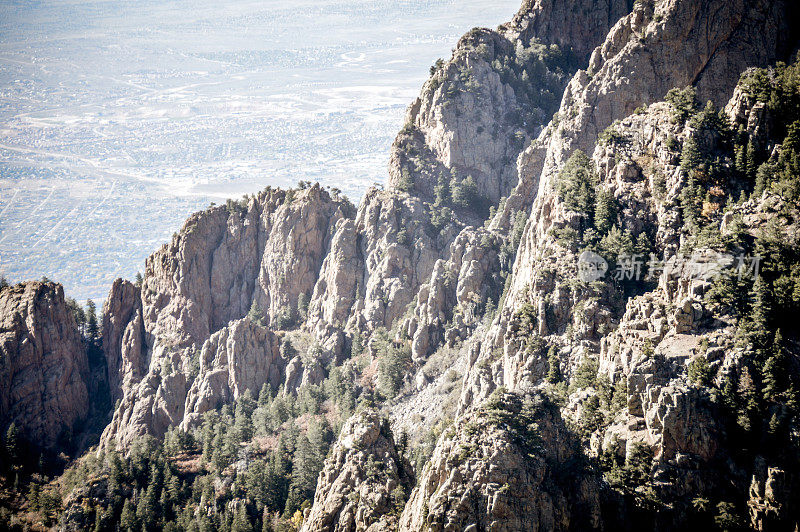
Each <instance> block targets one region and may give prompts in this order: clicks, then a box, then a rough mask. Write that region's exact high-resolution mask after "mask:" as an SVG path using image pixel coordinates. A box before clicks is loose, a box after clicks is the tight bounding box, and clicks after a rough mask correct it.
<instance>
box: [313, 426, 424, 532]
mask: <svg viewBox="0 0 800 532" xmlns="http://www.w3.org/2000/svg"><path fill="white" fill-rule="evenodd" d="M378 471H380V474H376V472H378ZM413 484H414V478H413V474H412V473H411V465H410V464H409V463H408V461H407V460H406V459H405V458H404V457H403V456H401V455H400V454H399V453H398V451H397V449H396V446H395V442H394V438H393V436H392V434H391V430H390V429H389V424H388V421H387V420H385V419H381V417H380V414H379V413H378V411H377V410H365V411H363V412H360V413H357V414H355V415H354V416H353V417H351V418H350V419H349V420H348V421H347V422H346V423H345V425H344V427H342V431H341V433H340V435H339V440H338V441H337V442H336V445H334V447H333V449H332V451H331V454H330V456H328V458H327V459H326V460H325V466H324V468H323V470H322V472H321V473H320V475H319V480H318V481H317V491H316V493H315V495H314V504H313V506H312V507H311V510H310V512H309V513H308V515H307V516H306V518H305V521H304V522H303V527H302V530H303V531H304V532H311V531H320V532H321V531H362V530H370V531H375V532H377V531H379V530H395V529H396V528H397V516H396V515H394V514H395V513H396V512H395V509H396V508H398V507H402V505H403V503H404V502H405V498H406V496H407V493H408V492H409V491H410V490H411V487H412V486H413Z"/></svg>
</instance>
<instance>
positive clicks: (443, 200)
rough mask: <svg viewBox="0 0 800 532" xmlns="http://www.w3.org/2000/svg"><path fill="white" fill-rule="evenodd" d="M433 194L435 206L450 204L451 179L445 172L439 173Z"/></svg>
mask: <svg viewBox="0 0 800 532" xmlns="http://www.w3.org/2000/svg"><path fill="white" fill-rule="evenodd" d="M433 194H434V205H435V206H437V207H438V206H444V205H449V204H450V200H451V196H450V180H449V179H448V178H447V177H446V176H445V175H444V174H439V178H438V181H437V183H436V186H434V187H433Z"/></svg>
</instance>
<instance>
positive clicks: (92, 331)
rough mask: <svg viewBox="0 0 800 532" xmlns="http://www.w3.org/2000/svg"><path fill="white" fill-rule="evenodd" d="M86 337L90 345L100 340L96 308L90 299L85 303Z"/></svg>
mask: <svg viewBox="0 0 800 532" xmlns="http://www.w3.org/2000/svg"><path fill="white" fill-rule="evenodd" d="M86 336H87V338H88V340H89V342H90V343H92V344H96V343H97V340H98V339H99V338H100V327H99V326H98V324H97V306H96V305H95V304H94V301H92V300H91V299H90V300H88V301H87V302H86Z"/></svg>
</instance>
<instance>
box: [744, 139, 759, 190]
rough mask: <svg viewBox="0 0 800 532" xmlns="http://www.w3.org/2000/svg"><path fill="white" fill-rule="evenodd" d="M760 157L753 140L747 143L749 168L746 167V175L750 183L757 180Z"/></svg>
mask: <svg viewBox="0 0 800 532" xmlns="http://www.w3.org/2000/svg"><path fill="white" fill-rule="evenodd" d="M758 160H759V157H758V151H757V150H756V145H755V144H754V143H753V139H750V140H749V141H747V166H746V169H747V171H746V175H747V179H749V180H750V181H755V178H756V171H757V170H758V165H759V162H758Z"/></svg>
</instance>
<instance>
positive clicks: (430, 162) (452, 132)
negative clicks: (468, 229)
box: [389, 0, 630, 204]
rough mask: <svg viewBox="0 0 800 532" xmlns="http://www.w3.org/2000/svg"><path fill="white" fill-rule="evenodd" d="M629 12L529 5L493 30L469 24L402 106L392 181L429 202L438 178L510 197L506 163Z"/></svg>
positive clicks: (513, 177)
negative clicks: (405, 109) (447, 56)
mask: <svg viewBox="0 0 800 532" xmlns="http://www.w3.org/2000/svg"><path fill="white" fill-rule="evenodd" d="M629 9H630V2H628V1H627V0H612V1H610V2H600V3H598V2H586V1H569V2H548V1H536V2H526V3H525V4H523V6H522V8H521V9H520V11H519V13H518V14H517V16H516V17H515V18H514V20H513V21H512V22H511V23H509V24H506V25H504V26H501V27H500V28H498V31H492V30H488V29H475V30H472V31H471V32H470V33H468V34H467V35H466V36H464V37H463V38H462V39H461V40H460V41H459V43H458V45H457V46H456V48H455V50H454V52H453V56H452V57H451V58H450V60H449V61H446V62H441V63H437V64H436V65H435V66H434V67H433V68H432V69H431V78H430V79H429V80H428V81H427V82H426V83H425V85H424V87H423V89H422V93H421V95H420V96H419V97H418V98H417V99H416V100H415V101H414V103H412V104H411V106H410V107H409V108H408V112H407V114H406V127H405V128H404V129H403V131H402V132H401V133H400V134H399V135H398V137H397V139H396V140H395V142H394V145H393V146H392V152H391V157H390V162H389V174H390V178H389V184H390V185H391V186H392V187H394V188H400V189H404V190H407V191H409V192H412V193H414V194H416V195H419V196H421V197H423V198H432V197H433V196H434V187H435V186H436V184H437V182H438V180H439V179H440V178H442V177H443V178H446V179H451V178H452V177H455V179H456V180H458V181H463V180H465V179H466V178H468V177H472V179H473V180H474V181H475V183H476V185H477V189H478V192H479V194H480V196H481V197H483V198H485V199H486V200H487V201H488V202H489V203H491V204H495V203H497V202H498V201H499V200H500V198H501V197H503V196H506V195H508V194H509V192H510V191H511V189H512V188H513V187H514V186H515V185H516V183H517V180H518V176H517V168H516V166H515V165H514V164H513V161H514V160H515V159H516V158H517V156H518V155H519V153H520V152H521V151H522V150H523V149H524V148H525V147H526V146H527V145H528V144H529V143H530V141H531V139H533V138H535V137H536V136H537V135H538V134H539V132H540V131H541V129H542V128H543V127H544V125H546V124H547V122H548V121H549V120H550V118H551V116H552V114H553V112H554V111H556V109H557V108H558V103H559V101H560V95H561V92H562V91H563V89H564V86H565V85H566V83H567V81H568V79H569V77H570V76H571V75H572V74H573V73H574V72H575V71H576V70H577V69H578V68H579V67H580V66H583V65H584V64H585V62H586V60H587V59H588V52H589V51H591V50H592V49H593V48H594V47H595V46H597V45H598V44H600V43H601V42H602V39H603V38H604V37H605V35H606V33H607V31H608V29H609V28H610V27H611V26H612V25H613V24H614V23H615V22H616V21H617V20H618V19H619V18H620V17H622V16H623V15H625V14H627V13H628V11H629ZM586 28H590V31H588V32H587V31H586ZM578 35H579V36H580V38H575V39H573V38H572V37H577V36H578Z"/></svg>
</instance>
